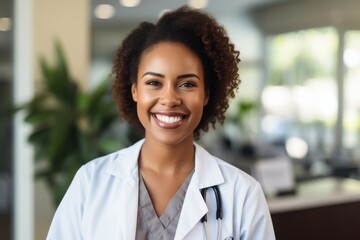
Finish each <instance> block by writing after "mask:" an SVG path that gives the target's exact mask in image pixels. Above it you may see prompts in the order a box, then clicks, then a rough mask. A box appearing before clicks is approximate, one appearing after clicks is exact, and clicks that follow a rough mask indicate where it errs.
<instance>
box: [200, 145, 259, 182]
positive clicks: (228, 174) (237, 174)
mask: <svg viewBox="0 0 360 240" xmlns="http://www.w3.org/2000/svg"><path fill="white" fill-rule="evenodd" d="M197 147H198V149H199V150H200V151H202V152H203V153H202V154H203V155H204V156H207V158H208V159H212V160H213V161H216V163H217V165H218V166H219V168H220V171H221V174H222V175H223V177H224V180H225V182H227V183H231V184H237V185H238V184H239V185H241V186H242V187H245V186H246V187H249V188H253V187H255V186H256V185H258V182H257V180H256V179H255V178H254V177H253V176H251V175H250V174H249V173H247V172H245V171H243V170H242V169H240V168H238V167H236V166H234V165H232V164H230V163H229V162H227V161H225V160H223V159H221V158H219V157H217V156H214V155H212V154H211V153H209V152H208V151H207V150H205V149H204V148H203V147H201V146H199V145H197Z"/></svg>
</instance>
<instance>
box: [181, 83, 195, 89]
mask: <svg viewBox="0 0 360 240" xmlns="http://www.w3.org/2000/svg"><path fill="white" fill-rule="evenodd" d="M180 86H181V87H185V88H193V87H196V84H195V83H193V82H184V83H182V84H181V85H180Z"/></svg>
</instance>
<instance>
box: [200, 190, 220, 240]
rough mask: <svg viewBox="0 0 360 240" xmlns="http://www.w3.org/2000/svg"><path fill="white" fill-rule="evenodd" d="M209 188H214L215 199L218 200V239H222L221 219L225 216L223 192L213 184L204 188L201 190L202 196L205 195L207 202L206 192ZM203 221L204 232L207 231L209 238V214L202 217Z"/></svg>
mask: <svg viewBox="0 0 360 240" xmlns="http://www.w3.org/2000/svg"><path fill="white" fill-rule="evenodd" d="M208 189H212V190H213V192H214V195H215V200H216V220H217V223H218V226H217V239H218V240H220V232H221V231H220V230H221V221H222V218H223V212H222V205H221V194H220V190H219V187H218V186H212V187H207V188H203V189H201V190H200V192H201V196H202V197H203V199H204V201H205V202H206V192H207V190H208ZM201 222H202V223H203V226H204V232H205V236H206V239H209V231H208V227H207V214H205V215H204V216H203V217H202V218H201Z"/></svg>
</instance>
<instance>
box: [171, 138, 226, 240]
mask: <svg viewBox="0 0 360 240" xmlns="http://www.w3.org/2000/svg"><path fill="white" fill-rule="evenodd" d="M194 145H195V149H196V151H195V172H194V176H193V178H192V179H191V182H190V184H189V187H188V190H187V193H186V196H185V199H184V203H183V207H182V210H181V214H180V219H179V222H178V226H177V229H176V235H175V240H180V239H185V238H186V236H187V235H188V234H189V232H190V231H194V228H195V225H196V224H198V223H199V222H200V219H201V218H202V217H203V216H204V215H205V214H206V213H207V212H208V211H209V210H208V207H207V204H206V202H205V201H204V199H203V197H202V196H201V193H200V189H202V188H207V187H211V186H215V185H219V184H221V183H223V182H224V177H223V175H222V173H221V170H220V168H219V165H218V163H217V161H216V158H215V157H213V156H212V155H211V154H209V153H208V152H207V151H206V150H205V149H204V148H202V147H201V146H199V145H198V144H196V143H194ZM200 229H201V230H202V228H200ZM197 230H199V228H197ZM194 233H195V232H194ZM195 234H197V235H196V236H199V235H201V233H198V232H197V233H195Z"/></svg>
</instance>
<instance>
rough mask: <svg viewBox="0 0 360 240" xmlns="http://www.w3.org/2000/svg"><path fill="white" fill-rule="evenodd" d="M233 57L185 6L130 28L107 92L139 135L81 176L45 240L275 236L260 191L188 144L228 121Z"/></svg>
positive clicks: (208, 21)
mask: <svg viewBox="0 0 360 240" xmlns="http://www.w3.org/2000/svg"><path fill="white" fill-rule="evenodd" d="M238 56H239V53H238V52H237V51H236V50H234V47H233V45H232V44H231V43H230V42H229V39H228V37H227V35H226V33H225V31H224V29H223V28H222V27H220V26H219V25H218V24H217V23H216V21H215V20H214V19H213V18H212V17H210V16H208V15H207V14H205V13H202V12H199V11H195V10H191V9H188V8H186V7H183V8H180V9H178V10H175V11H173V12H170V13H167V14H165V15H164V16H163V17H162V18H161V19H160V20H159V21H158V22H157V24H155V25H154V24H151V23H146V22H145V23H142V24H140V26H139V27H138V28H137V29H135V30H134V31H132V32H131V33H130V35H129V36H128V37H127V38H126V39H125V40H124V41H123V44H122V46H121V47H120V48H119V50H118V52H117V55H116V58H115V60H114V66H113V74H114V76H115V84H114V88H113V93H114V98H115V101H116V103H117V105H118V107H119V111H120V115H121V116H122V117H123V118H124V119H125V120H127V121H128V122H129V123H131V124H134V125H135V126H137V127H139V128H142V129H143V130H144V132H145V138H144V139H143V140H141V141H139V142H137V143H135V144H134V145H133V146H131V147H129V148H126V149H122V150H120V151H118V152H115V153H112V154H109V155H107V156H104V157H101V158H99V159H96V160H93V161H91V162H89V163H87V164H85V165H84V166H83V167H82V168H81V169H80V170H79V171H78V173H77V174H76V176H75V178H74V180H73V182H72V184H71V186H70V187H69V189H68V191H67V193H66V195H65V196H64V198H63V200H62V202H61V204H60V206H59V207H58V209H57V211H56V214H55V216H54V219H53V222H52V224H51V227H50V230H49V234H48V239H66V240H70V239H86V240H89V239H107V240H108V239H157V240H158V239H196V240H197V239H258V240H264V239H275V237H274V233H273V229H272V223H271V218H270V214H269V211H268V208H267V205H266V201H265V198H264V195H263V193H262V190H261V188H260V186H259V184H258V183H257V182H256V181H255V180H254V179H253V178H252V177H250V176H249V175H247V174H246V173H244V172H242V171H241V170H239V169H237V168H235V167H233V166H231V165H229V164H227V163H225V162H224V161H222V160H220V159H218V158H216V157H214V156H212V155H210V154H209V153H208V152H206V151H205V150H204V149H203V148H202V147H200V146H199V145H197V144H196V143H194V138H197V137H199V135H200V131H201V130H203V131H207V130H208V128H209V125H214V124H215V123H216V122H217V121H219V122H221V123H222V122H223V121H224V113H225V111H226V109H227V107H228V101H229V99H230V98H231V97H234V91H235V90H236V88H237V87H238V84H239V82H240V81H239V80H238V74H237V71H238V68H237V64H238V62H239V61H240V60H239V57H238ZM212 186H217V188H214V189H213V188H211V187H212ZM203 189H208V191H207V192H204V190H203ZM217 190H218V191H219V192H220V193H218V191H217ZM206 193H207V194H206ZM219 194H220V196H219ZM203 195H204V196H203ZM215 195H216V196H217V197H215ZM205 199H206V200H205ZM220 201H221V204H220ZM218 203H219V205H221V207H222V213H220V215H222V216H218V217H222V220H221V219H220V218H219V219H217V216H216V211H217V204H218ZM204 216H206V217H207V221H205V222H204V223H203V221H202V220H203V217H204ZM220 223H222V224H220Z"/></svg>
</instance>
